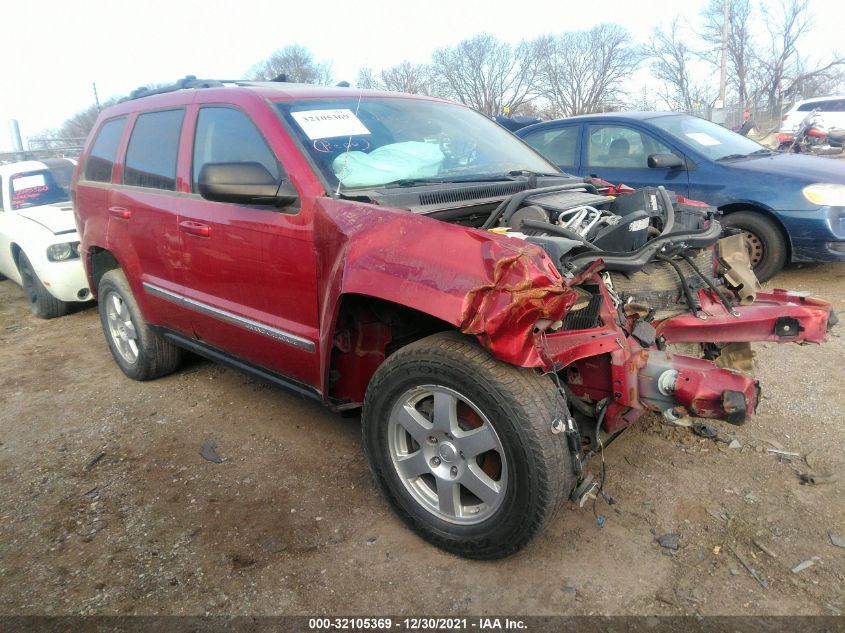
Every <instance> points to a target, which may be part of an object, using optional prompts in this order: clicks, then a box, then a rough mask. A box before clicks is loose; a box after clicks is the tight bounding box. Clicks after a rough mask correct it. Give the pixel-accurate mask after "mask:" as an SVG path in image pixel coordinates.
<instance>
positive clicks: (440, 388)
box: [362, 333, 575, 559]
mask: <svg viewBox="0 0 845 633" xmlns="http://www.w3.org/2000/svg"><path fill="white" fill-rule="evenodd" d="M564 415H565V402H564V401H563V399H562V398H561V397H560V395H559V393H558V392H557V389H556V388H555V386H554V384H553V383H552V381H551V380H550V379H549V378H548V377H546V376H541V375H539V374H538V373H536V372H535V371H533V370H530V369H523V368H519V367H514V366H512V365H507V364H505V363H502V362H500V361H498V360H496V359H494V358H493V357H492V356H491V355H490V354H489V353H488V352H487V351H486V350H484V349H483V348H482V347H481V346H480V345H478V343H476V342H475V341H474V340H470V339H467V338H466V337H463V336H461V335H459V334H457V333H442V334H435V335H433V336H430V337H427V338H424V339H422V340H420V341H416V342H415V343H411V344H410V345H408V346H406V347H404V348H402V349H400V350H399V351H397V352H396V353H394V354H393V355H392V356H390V357H389V358H388V359H387V360H386V361H385V362H384V363H383V364H382V365H381V367H379V369H378V371H377V372H376V373H375V375H374V376H373V379H372V381H371V382H370V385H369V387H368V389H367V394H366V397H365V399H364V410H363V413H362V427H363V439H364V449H365V451H366V455H367V459H368V461H369V464H370V468H371V469H372V471H373V474H374V476H375V480H376V483H377V484H378V486H379V488H380V490H381V492H382V493H383V494H384V495H385V497H386V498H387V500H388V502H389V503H390V504H391V506H393V509H394V510H395V511H396V513H397V514H398V515H399V516H400V518H401V519H402V520H403V521H404V522H405V523H406V524H408V525H409V526H410V527H411V529H413V530H414V531H415V532H417V534H419V535H420V536H422V537H423V538H424V539H426V540H427V541H429V542H430V543H433V544H434V545H436V546H438V547H440V548H442V549H444V550H446V551H448V552H452V553H453V554H457V555H459V556H464V557H467V558H476V559H495V558H503V557H505V556H509V555H511V554H514V553H516V552H518V551H519V550H520V549H522V548H523V547H525V545H527V544H528V542H529V541H530V540H531V539H532V538H533V537H534V536H535V535H536V534H537V533H538V532H540V531H541V530H542V529H543V528H544V527H545V526H546V525H547V524H548V523H549V522H550V521H551V519H552V517H554V515H555V513H556V512H557V510H558V509H559V507H560V506H561V505H562V504H563V502H564V501H565V500H566V499H568V497H569V493H570V492H571V490H572V488H573V486H574V484H575V477H574V475H573V473H572V461H571V459H572V458H571V454H570V453H569V450H568V448H567V445H566V441H565V437H564V435H563V434H557V435H556V434H553V433H552V430H551V425H552V422H553V420H554V419H555V418H558V417H563V416H564Z"/></svg>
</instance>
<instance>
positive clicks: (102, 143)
mask: <svg viewBox="0 0 845 633" xmlns="http://www.w3.org/2000/svg"><path fill="white" fill-rule="evenodd" d="M125 126H126V117H121V118H119V119H112V120H111V121H106V122H105V123H103V125H102V127H101V128H100V131H99V132H98V133H97V138H96V140H95V141H94V145H93V146H92V147H91V153H90V154H89V155H88V162H86V163H85V176H84V178H85V180H93V181H94V182H111V170H112V167H114V160H115V157H116V156H117V146H118V145H119V144H120V139H121V137H122V136H123V128H124V127H125Z"/></svg>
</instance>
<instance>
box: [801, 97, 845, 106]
mask: <svg viewBox="0 0 845 633" xmlns="http://www.w3.org/2000/svg"><path fill="white" fill-rule="evenodd" d="M828 99H845V95H828V96H826V97H810V98H808V99H801V101H796V102H795V103H793V104H792V107H793V108H796V107H798V106H800V105H801V104H802V103H813V102H815V101H827V100H828Z"/></svg>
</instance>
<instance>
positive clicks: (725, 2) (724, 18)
mask: <svg viewBox="0 0 845 633" xmlns="http://www.w3.org/2000/svg"><path fill="white" fill-rule="evenodd" d="M729 1H730V0H722V72H721V76H720V77H719V101H721V102H722V107H723V108H724V107H725V84H726V83H727V75H728V3H729Z"/></svg>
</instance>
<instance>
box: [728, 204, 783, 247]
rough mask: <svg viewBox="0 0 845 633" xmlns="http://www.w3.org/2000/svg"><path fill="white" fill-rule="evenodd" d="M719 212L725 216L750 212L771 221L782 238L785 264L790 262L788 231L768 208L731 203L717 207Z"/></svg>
mask: <svg viewBox="0 0 845 633" xmlns="http://www.w3.org/2000/svg"><path fill="white" fill-rule="evenodd" d="M719 211H721V212H722V213H724V214H725V215H726V216H727V215H731V214H732V213H736V212H738V211H750V212H752V213H759V214H760V215H762V216H763V217H764V218H766V219H767V220H771V222H772V224H774V226H775V227H776V228H777V230H778V231H779V232H780V234H781V237H783V243H784V246H786V260H787V262H789V261H791V260H792V238H791V237H790V235H789V231H787V230H786V227H785V226H784V224H783V222H782V221H781V219H780V218H779V217H778V216H777V215H776V214H775V213H774V212H773V211H772V210H771V209H769V208H767V207H764V206H762V205H759V204H754V203H753V202H731V203H729V204H725V205H722V206H720V207H719Z"/></svg>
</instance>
